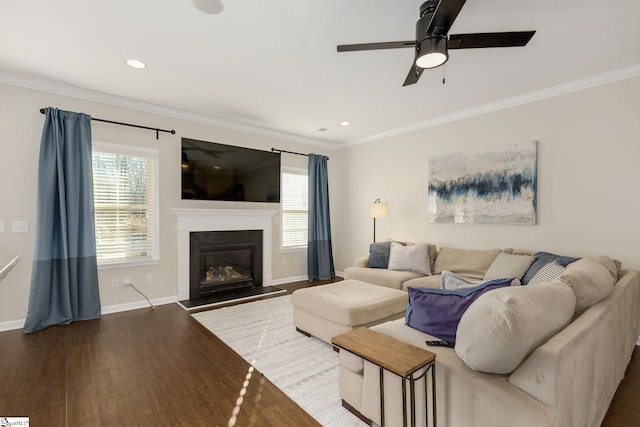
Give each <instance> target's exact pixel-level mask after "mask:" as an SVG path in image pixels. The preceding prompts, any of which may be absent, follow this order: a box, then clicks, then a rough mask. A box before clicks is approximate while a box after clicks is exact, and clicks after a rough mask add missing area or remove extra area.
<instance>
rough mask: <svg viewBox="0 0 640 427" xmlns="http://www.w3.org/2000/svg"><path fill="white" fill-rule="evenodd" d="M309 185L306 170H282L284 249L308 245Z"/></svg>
mask: <svg viewBox="0 0 640 427" xmlns="http://www.w3.org/2000/svg"><path fill="white" fill-rule="evenodd" d="M308 194H309V185H308V178H307V171H306V170H297V169H296V170H294V169H285V170H283V172H282V201H281V202H282V245H281V246H282V249H296V248H306V247H307V236H308V212H309V206H308Z"/></svg>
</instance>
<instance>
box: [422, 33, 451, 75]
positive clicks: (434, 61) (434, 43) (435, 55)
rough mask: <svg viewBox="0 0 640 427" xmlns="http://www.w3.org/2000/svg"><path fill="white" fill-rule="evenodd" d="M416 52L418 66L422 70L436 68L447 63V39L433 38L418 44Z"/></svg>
mask: <svg viewBox="0 0 640 427" xmlns="http://www.w3.org/2000/svg"><path fill="white" fill-rule="evenodd" d="M417 46H418V49H417V50H416V56H417V58H416V66H418V67H420V68H435V67H439V66H440V65H442V64H444V63H445V62H447V59H449V54H448V53H447V39H446V37H441V36H431V37H427V38H425V39H424V40H421V41H420V42H419V43H418V45H417Z"/></svg>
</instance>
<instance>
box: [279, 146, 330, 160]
mask: <svg viewBox="0 0 640 427" xmlns="http://www.w3.org/2000/svg"><path fill="white" fill-rule="evenodd" d="M271 151H277V152H279V153H288V154H295V155H296V156H305V157H309V155H308V154H304V153H296V152H295V151H287V150H280V149H278V148H271ZM327 160H329V158H328V157H327Z"/></svg>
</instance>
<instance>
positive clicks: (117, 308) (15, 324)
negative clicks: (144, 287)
mask: <svg viewBox="0 0 640 427" xmlns="http://www.w3.org/2000/svg"><path fill="white" fill-rule="evenodd" d="M177 301H178V299H177V298H176V297H175V296H172V297H165V298H156V299H152V300H151V303H152V304H153V305H154V306H158V305H164V304H171V303H174V302H177ZM145 307H149V303H148V302H147V301H146V300H142V301H136V302H131V303H127V304H118V305H108V306H106V307H102V309H101V311H102V314H103V315H104V314H113V313H120V312H122V311H129V310H137V309H139V308H145ZM26 320H27V319H20V320H12V321H10V322H3V323H0V332H5V331H13V330H15V329H22V328H23V327H24V322H25V321H26Z"/></svg>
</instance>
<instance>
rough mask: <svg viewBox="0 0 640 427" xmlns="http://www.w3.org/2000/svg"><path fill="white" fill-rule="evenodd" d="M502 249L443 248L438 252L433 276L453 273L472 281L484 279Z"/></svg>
mask: <svg viewBox="0 0 640 427" xmlns="http://www.w3.org/2000/svg"><path fill="white" fill-rule="evenodd" d="M499 253H500V249H488V250H473V249H456V248H441V249H440V251H438V256H437V257H436V262H435V266H434V269H433V270H432V272H433V274H441V273H442V272H443V271H445V270H447V271H451V272H452V273H456V274H459V275H460V276H464V277H468V278H470V279H479V280H480V279H482V278H483V277H484V275H485V273H486V272H487V269H488V268H489V266H490V265H491V263H492V262H493V261H494V260H495V259H496V257H497V256H498V254H499Z"/></svg>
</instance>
